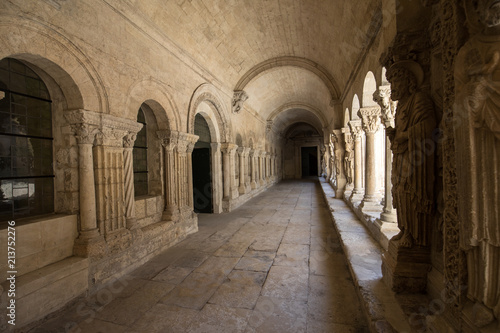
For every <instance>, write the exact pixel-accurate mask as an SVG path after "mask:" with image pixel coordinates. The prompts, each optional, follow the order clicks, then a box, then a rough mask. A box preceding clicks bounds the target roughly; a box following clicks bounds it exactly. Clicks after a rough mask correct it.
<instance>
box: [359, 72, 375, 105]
mask: <svg viewBox="0 0 500 333" xmlns="http://www.w3.org/2000/svg"><path fill="white" fill-rule="evenodd" d="M376 90H377V80H376V79H375V75H373V72H371V71H369V72H368V73H366V76H365V81H364V83H363V98H362V106H363V107H367V106H376V105H377V103H376V102H375V101H374V100H373V93H374V92H375V91H376Z"/></svg>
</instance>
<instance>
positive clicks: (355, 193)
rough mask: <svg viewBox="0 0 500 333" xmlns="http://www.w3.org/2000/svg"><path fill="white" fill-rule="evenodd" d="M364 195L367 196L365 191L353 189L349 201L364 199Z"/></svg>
mask: <svg viewBox="0 0 500 333" xmlns="http://www.w3.org/2000/svg"><path fill="white" fill-rule="evenodd" d="M364 196H365V192H364V191H362V190H357V189H354V190H352V193H351V196H350V197H349V201H351V202H356V201H362V200H363V198H364Z"/></svg>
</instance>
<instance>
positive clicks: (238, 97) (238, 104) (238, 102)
mask: <svg viewBox="0 0 500 333" xmlns="http://www.w3.org/2000/svg"><path fill="white" fill-rule="evenodd" d="M247 99H248V95H247V93H246V92H245V91H243V90H236V91H235V92H234V95H233V108H232V110H233V113H240V111H241V109H242V108H243V103H244V102H245V101H246V100H247Z"/></svg>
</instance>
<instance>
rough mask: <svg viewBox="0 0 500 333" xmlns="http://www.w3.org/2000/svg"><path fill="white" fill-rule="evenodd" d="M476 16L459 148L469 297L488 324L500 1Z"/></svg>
mask: <svg viewBox="0 0 500 333" xmlns="http://www.w3.org/2000/svg"><path fill="white" fill-rule="evenodd" d="M470 14H471V15H473V14H476V15H477V16H479V21H480V22H481V24H482V28H483V30H482V31H481V32H480V33H478V34H477V35H475V36H473V37H471V38H470V40H469V41H468V42H467V43H466V44H465V45H464V46H463V47H462V49H461V50H460V52H459V54H458V57H457V60H456V61H457V62H456V65H455V87H456V88H455V89H456V93H455V96H456V101H455V102H456V104H455V111H454V117H455V120H456V121H455V140H456V145H455V147H456V158H457V176H458V177H457V178H458V193H459V203H458V206H459V209H460V216H461V219H462V221H463V223H462V224H461V225H462V230H461V239H460V240H461V246H462V249H464V250H465V251H466V253H467V272H468V288H467V296H468V297H469V298H470V299H471V300H472V301H474V302H476V304H477V305H479V307H480V308H482V309H483V310H484V311H486V312H489V315H485V316H482V318H483V319H478V318H474V321H475V324H476V325H477V326H484V325H486V324H488V323H489V322H491V321H493V316H492V315H491V312H493V314H494V316H495V317H496V318H497V319H499V318H500V284H499V283H498V281H499V279H500V214H499V212H498V207H500V183H499V182H498V177H499V174H500V4H498V3H497V1H492V0H479V1H478V6H477V8H476V13H470ZM485 307H486V308H485ZM483 313H484V312H483ZM484 318H489V320H485V319H484Z"/></svg>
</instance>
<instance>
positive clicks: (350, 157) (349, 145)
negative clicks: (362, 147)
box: [344, 133, 354, 184]
mask: <svg viewBox="0 0 500 333" xmlns="http://www.w3.org/2000/svg"><path fill="white" fill-rule="evenodd" d="M344 140H345V155H344V171H345V177H346V181H347V184H352V183H353V175H354V140H353V137H352V134H351V133H344Z"/></svg>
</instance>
